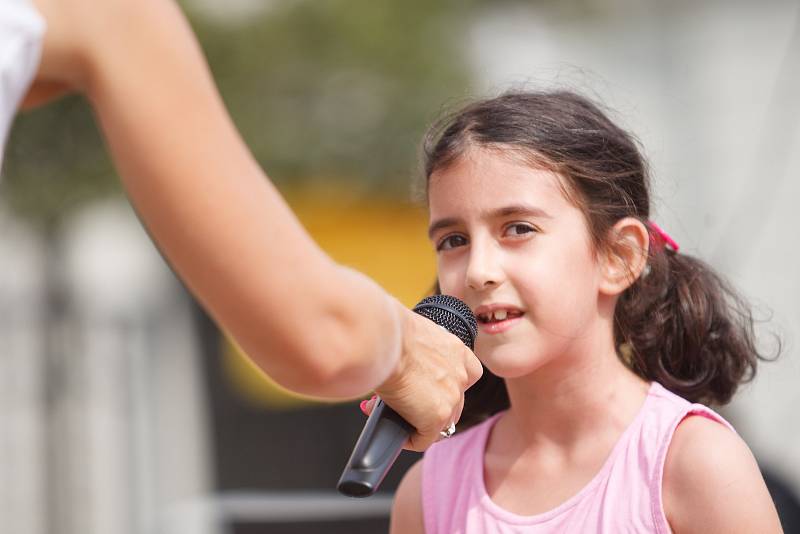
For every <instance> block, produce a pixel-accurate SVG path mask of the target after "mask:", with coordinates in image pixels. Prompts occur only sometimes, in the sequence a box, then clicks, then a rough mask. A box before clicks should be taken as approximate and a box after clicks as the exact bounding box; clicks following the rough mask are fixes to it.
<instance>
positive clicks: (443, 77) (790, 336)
mask: <svg viewBox="0 0 800 534" xmlns="http://www.w3.org/2000/svg"><path fill="white" fill-rule="evenodd" d="M181 4H182V6H183V8H184V9H185V11H186V12H187V14H188V15H189V17H190V20H191V22H192V25H193V26H194V28H195V31H196V32H197V34H198V36H199V38H200V41H201V44H202V46H203V48H204V49H205V52H206V54H207V57H208V60H209V63H210V65H211V68H212V70H213V73H214V76H215V78H216V81H217V83H218V85H219V88H220V91H221V93H222V96H223V98H224V99H225V101H226V103H227V105H228V108H229V110H230V112H231V114H232V116H233V118H234V120H235V121H236V123H237V125H238V127H239V129H240V130H241V132H242V134H243V135H244V137H245V139H246V141H247V143H248V144H249V146H250V147H251V149H252V150H253V152H254V154H255V155H256V157H257V158H258V160H259V161H260V162H261V164H262V166H263V167H264V168H265V169H266V170H267V172H268V173H269V175H270V177H271V178H272V179H273V180H274V181H275V182H276V183H277V184H278V186H279V187H280V188H281V190H282V191H283V193H284V194H285V196H286V198H287V199H288V201H289V202H290V204H291V205H292V207H293V208H294V209H295V210H296V212H297V213H298V214H299V216H300V218H301V220H302V221H303V223H304V224H305V225H306V227H307V228H308V230H309V231H310V232H311V233H312V234H313V235H314V236H315V237H316V239H317V240H318V241H319V242H320V243H321V244H322V245H323V247H324V248H325V249H326V250H328V251H329V253H330V254H331V255H332V256H333V257H334V258H336V259H337V260H339V261H341V262H343V263H345V264H348V265H351V266H353V267H355V268H357V269H360V270H362V271H364V272H366V273H368V274H369V275H371V276H372V277H374V278H375V279H377V280H378V281H379V282H380V283H381V284H382V285H383V286H384V287H386V288H387V289H388V290H389V291H390V292H392V293H393V294H395V295H396V296H397V297H398V298H400V299H401V300H402V301H403V302H405V303H406V304H407V305H409V306H411V305H413V304H414V303H415V302H416V301H417V300H418V299H419V298H421V297H422V296H424V295H425V294H426V292H427V291H428V290H429V289H430V287H431V285H432V282H433V280H434V276H435V275H434V257H433V253H432V251H431V250H430V246H429V244H428V243H427V240H426V238H425V231H424V229H425V227H426V215H425V210H424V206H423V204H421V203H419V202H415V201H414V200H413V198H412V194H411V191H412V183H413V182H414V181H415V180H416V179H417V178H418V177H419V171H418V165H417V154H418V146H419V141H420V138H421V135H422V133H423V132H424V131H425V129H426V126H427V125H428V124H429V123H430V122H431V121H432V120H434V119H435V118H436V117H437V116H439V115H440V114H441V112H442V111H443V110H446V109H450V108H452V107H454V106H458V105H459V104H461V103H464V102H465V101H466V100H468V99H470V98H474V97H480V96H488V95H493V94H497V93H498V92H501V91H503V90H506V89H510V88H525V87H527V88H542V87H553V86H557V87H567V88H571V89H574V90H578V91H580V92H583V93H585V94H588V95H589V96H592V97H594V98H596V99H599V100H600V101H602V102H603V103H605V104H606V105H608V106H609V107H610V108H611V109H613V110H615V111H614V112H613V113H612V115H613V116H614V118H615V119H616V120H617V121H618V122H619V123H621V124H622V125H623V126H625V127H627V128H629V129H630V130H632V131H633V132H634V133H635V134H637V135H638V137H639V138H640V139H641V141H642V143H643V145H644V147H645V151H646V154H647V156H648V157H649V160H650V163H651V167H652V172H653V182H654V198H655V206H654V208H655V216H654V219H655V220H657V221H658V222H659V223H660V224H661V225H662V226H663V227H664V228H666V229H667V230H668V231H669V232H670V233H671V234H672V235H673V236H674V237H675V238H676V240H677V241H678V242H679V243H680V244H681V246H682V248H683V250H685V251H686V252H688V253H691V254H694V255H697V256H699V257H701V258H703V259H705V260H707V261H708V262H710V263H711V264H712V265H714V266H715V267H716V268H718V269H719V270H720V271H721V272H722V273H724V274H725V275H726V276H727V277H728V278H729V279H730V280H731V281H732V282H733V283H734V284H735V285H736V286H738V287H739V288H740V289H741V290H742V292H743V293H744V294H745V295H746V296H747V297H748V298H750V299H751V301H752V302H753V304H754V305H755V311H756V316H757V317H758V318H759V319H760V320H761V322H760V324H759V330H758V332H759V334H760V335H761V338H762V339H763V343H764V344H765V345H764V346H765V347H766V348H767V350H770V349H771V348H773V347H774V343H775V341H774V339H775V338H774V336H775V335H777V336H779V338H780V339H781V340H782V342H783V351H784V352H783V355H782V357H781V358H780V359H779V360H778V361H777V362H774V363H766V364H764V365H762V367H761V368H760V371H759V375H758V377H757V379H756V380H755V381H754V382H753V383H752V384H749V385H747V386H745V387H743V388H742V390H741V393H739V394H738V395H737V396H736V398H735V401H734V402H733V403H732V404H731V405H730V406H728V407H725V408H723V413H724V414H725V415H726V416H727V417H729V418H730V419H731V420H732V421H733V422H734V424H735V426H736V427H737V429H738V430H739V432H740V433H741V434H742V436H743V437H744V438H745V439H746V441H747V442H748V443H749V444H750V446H751V448H752V449H753V450H754V452H755V454H756V456H757V458H758V459H759V462H760V463H761V465H762V468H763V470H764V472H765V474H766V475H767V476H768V478H769V482H770V488H771V490H772V491H773V495H774V497H775V499H776V502H778V504H779V507H780V510H781V514H782V520H783V521H784V525H785V527H786V530H787V532H792V531H794V532H798V531H800V530H794V529H800V526H798V525H799V524H800V518H798V515H797V513H798V512H797V509H796V508H792V502H793V500H796V497H794V496H795V495H797V493H798V492H799V491H800V416H798V415H797V413H796V406H798V403H799V402H800V387H798V386H799V385H800V363H798V354H797V350H798V349H797V343H796V339H797V337H798V333H800V305H798V304H797V300H798V297H800V276H798V274H800V252H799V251H798V249H797V248H796V245H791V243H792V242H795V243H797V238H796V237H794V238H793V237H792V236H793V235H795V233H796V232H795V227H796V226H797V223H798V221H800V216H798V214H797V211H796V209H797V208H796V207H795V206H796V203H797V198H800V180H798V179H797V178H798V172H799V171H800V138H799V137H800V136H798V125H800V99H798V98H797V95H798V94H800V26H798V21H799V20H800V5H798V3H797V2H796V0H763V1H760V2H748V1H744V0H734V1H730V0H716V1H703V2H694V1H686V0H677V1H672V2H657V1H655V0H650V1H645V2H634V1H632V0H567V1H564V0H562V1H555V0H553V1H538V2H533V1H531V2H521V1H511V0H508V1H487V0H484V1H479V0H463V1H460V2H455V1H447V0H443V1H440V2H424V1H420V0H406V1H405V2H371V1H368V0H227V1H225V2H222V1H221V0H184V1H182V2H181ZM153 83H155V84H157V83H158V80H153ZM0 258H2V260H0V424H2V428H3V430H2V432H0V532H9V533H14V534H109V533H115V534H140V533H147V534H150V533H152V534H176V533H179V534H184V533H198V534H256V533H311V532H327V533H338V532H341V533H345V532H346V533H361V532H383V531H385V530H386V529H387V526H388V511H389V506H390V502H391V493H392V491H393V489H394V488H395V487H396V485H397V482H398V481H399V479H400V477H401V476H402V473H403V471H404V470H405V469H406V468H407V467H408V466H409V465H410V464H411V463H412V462H413V461H414V460H415V455H414V454H411V453H403V456H402V457H401V460H400V461H399V462H398V463H397V464H396V466H395V468H394V470H393V472H392V474H391V475H390V477H389V479H387V481H386V482H385V483H384V485H383V487H382V492H381V493H380V494H379V495H378V496H375V497H372V498H370V499H366V500H353V499H347V498H344V497H340V496H338V495H337V494H336V492H335V490H334V487H335V484H336V481H337V480H338V476H339V474H340V473H341V470H342V468H343V466H344V463H345V461H346V460H347V458H348V456H349V454H350V452H351V450H352V446H353V444H354V443H355V440H356V438H357V436H358V434H359V432H360V430H361V428H362V426H363V422H364V418H363V416H362V415H361V413H360V412H359V410H358V407H357V402H349V403H339V404H322V403H312V402H309V401H307V400H303V399H298V398H295V397H292V396H290V395H287V394H286V393H285V392H283V391H282V390H281V389H280V388H278V387H277V386H275V385H274V384H272V383H271V382H270V381H269V379H268V378H266V377H264V376H263V375H261V374H260V373H259V372H258V371H257V370H255V369H254V368H253V366H252V365H250V364H249V363H248V361H247V360H246V359H245V358H244V357H243V356H242V354H241V353H240V352H239V351H238V349H237V348H236V347H235V345H234V344H233V343H231V342H230V341H229V340H227V339H226V337H225V335H224V333H222V332H220V331H219V330H218V329H217V328H216V327H215V325H214V324H213V323H212V322H211V321H210V320H209V319H208V317H207V316H206V315H205V314H204V313H203V312H202V310H200V309H199V308H198V306H197V305H196V303H195V302H194V301H193V300H192V298H191V297H190V296H189V295H188V294H187V293H186V291H185V290H184V289H183V288H182V286H181V284H180V282H179V281H178V280H176V278H175V277H174V276H173V275H172V274H171V272H170V270H169V268H168V267H167V265H166V264H165V263H164V261H163V260H162V259H161V258H160V256H159V254H158V252H157V251H156V249H155V248H154V246H153V245H152V244H151V242H150V241H149V239H148V238H147V236H146V234H145V232H144V231H143V229H142V227H141V226H140V224H139V222H138V221H137V219H136V216H135V214H134V213H133V211H132V209H131V208H130V206H129V205H128V204H127V203H126V201H125V198H124V195H123V193H122V191H121V189H120V186H119V183H118V180H117V178H116V176H115V173H114V169H113V167H112V165H111V163H110V161H109V159H108V157H107V155H106V153H105V149H104V147H103V144H102V141H101V139H100V137H99V135H98V133H97V130H96V129H95V126H94V124H93V120H92V116H91V113H90V111H89V109H88V108H87V106H86V104H85V103H84V102H83V101H82V100H81V99H79V98H67V99H65V100H63V101H61V102H59V103H57V104H56V105H53V106H50V107H48V108H45V109H42V110H38V111H35V112H30V113H27V114H25V115H23V116H21V117H20V118H18V120H17V122H16V124H15V127H14V130H13V132H12V137H11V143H10V145H9V147H8V151H7V161H6V164H5V167H4V169H3V179H2V182H1V183H0ZM232 261H235V258H232ZM267 275H268V273H265V276H267Z"/></svg>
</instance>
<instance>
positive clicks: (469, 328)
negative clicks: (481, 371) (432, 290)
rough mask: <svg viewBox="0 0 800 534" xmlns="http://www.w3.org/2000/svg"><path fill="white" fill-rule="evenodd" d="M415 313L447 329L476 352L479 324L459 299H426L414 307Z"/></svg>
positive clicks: (435, 297) (445, 296) (449, 297)
mask: <svg viewBox="0 0 800 534" xmlns="http://www.w3.org/2000/svg"><path fill="white" fill-rule="evenodd" d="M414 311H415V312H417V313H418V314H420V315H422V316H423V317H427V318H428V319H430V320H431V321H433V322H434V323H436V324H438V325H439V326H441V327H443V328H445V329H446V330H447V331H448V332H450V333H451V334H453V335H454V336H456V337H457V338H458V339H460V340H461V341H462V342H463V343H464V345H466V346H467V347H469V348H470V350H474V348H475V336H476V335H478V323H477V322H476V321H475V315H473V313H472V310H470V309H469V306H467V305H466V304H464V303H463V302H462V301H460V300H459V299H457V298H455V297H452V296H450V295H433V296H430V297H425V298H424V299H422V300H421V301H419V304H417V305H416V306H414Z"/></svg>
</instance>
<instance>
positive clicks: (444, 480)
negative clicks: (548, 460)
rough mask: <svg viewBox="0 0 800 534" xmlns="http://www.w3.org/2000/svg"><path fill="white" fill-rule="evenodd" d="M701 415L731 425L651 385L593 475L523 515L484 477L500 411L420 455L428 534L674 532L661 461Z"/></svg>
mask: <svg viewBox="0 0 800 534" xmlns="http://www.w3.org/2000/svg"><path fill="white" fill-rule="evenodd" d="M695 414H696V415H701V416H705V417H708V418H709V419H712V420H714V421H717V422H719V423H721V424H723V425H725V426H727V427H728V428H730V429H731V430H733V427H731V425H730V424H728V422H727V421H725V420H724V419H723V418H722V417H721V416H719V415H718V414H716V413H715V412H714V411H713V410H711V409H710V408H707V407H705V406H703V405H701V404H691V403H689V402H688V401H686V400H685V399H683V398H681V397H679V396H677V395H675V394H674V393H671V392H669V391H667V390H666V389H664V387H662V386H661V385H660V384H658V383H656V382H653V383H652V384H651V386H650V389H649V391H648V394H647V397H646V399H645V402H644V405H643V406H642V408H641V409H640V410H639V413H638V414H637V415H636V417H635V418H634V420H633V422H631V424H630V425H629V426H628V428H627V429H625V431H624V432H623V434H622V436H621V437H620V439H619V441H618V442H617V443H616V445H615V446H614V448H613V449H612V451H611V454H610V455H609V457H608V458H607V459H606V461H605V463H604V464H603V467H602V468H601V469H600V471H599V472H598V473H597V475H595V477H594V478H593V479H592V480H591V481H590V482H589V483H588V484H587V485H586V486H584V488H583V489H582V490H580V491H579V492H578V493H577V494H576V495H574V496H573V497H571V498H569V499H568V500H567V501H565V502H563V503H562V504H560V505H559V506H557V507H556V508H554V509H552V510H550V511H548V512H544V513H541V514H537V515H533V516H521V515H517V514H514V513H511V512H509V511H507V510H504V509H503V508H501V507H499V506H498V505H496V504H495V503H494V502H493V501H492V499H491V498H490V497H489V495H488V494H487V493H486V487H485V486H484V482H483V456H484V451H485V448H486V439H487V437H488V435H489V431H490V430H491V428H492V426H493V425H494V423H495V422H496V421H497V419H498V418H499V417H500V416H501V415H502V413H500V414H497V415H495V416H493V417H491V418H489V419H488V420H486V421H485V422H483V423H481V424H480V425H478V426H476V427H473V428H471V429H469V430H467V431H466V432H464V433H463V434H456V435H455V436H453V437H452V438H450V439H447V440H441V441H439V442H438V443H436V444H434V445H433V446H432V447H430V448H429V449H428V450H427V452H426V453H425V458H424V461H423V466H422V509H423V516H424V522H425V532H426V534H519V533H526V534H527V533H556V532H557V533H559V534H562V533H584V532H602V533H619V532H626V533H634V532H637V533H638V532H658V533H667V532H671V530H670V527H669V524H668V523H667V518H666V516H665V515H664V506H663V503H662V502H661V479H662V476H663V472H664V460H665V459H666V455H667V448H668V447H669V444H670V441H671V440H672V435H673V433H674V432H675V428H676V427H677V426H678V423H680V422H681V420H683V418H684V417H686V416H687V415H695Z"/></svg>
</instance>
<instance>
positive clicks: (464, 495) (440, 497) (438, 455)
mask: <svg viewBox="0 0 800 534" xmlns="http://www.w3.org/2000/svg"><path fill="white" fill-rule="evenodd" d="M500 415H502V412H501V413H498V414H496V415H493V416H492V417H490V418H489V419H487V420H486V421H483V422H482V423H480V424H478V425H476V426H474V427H472V428H470V429H468V430H466V431H464V432H463V433H456V434H455V435H454V436H453V437H451V438H448V439H443V440H440V441H438V442H437V443H434V444H433V445H431V446H430V447H429V448H428V450H427V451H425V455H424V457H423V460H422V513H423V522H424V525H425V533H426V534H452V533H453V532H456V531H458V529H459V528H460V524H461V523H462V522H463V521H461V520H458V515H454V514H452V513H448V512H449V511H452V510H470V509H472V508H473V507H474V506H475V505H476V504H477V503H478V502H479V501H480V495H479V493H478V491H477V488H479V487H482V486H483V482H482V481H478V480H474V478H475V477H476V476H481V477H482V476H483V470H482V465H483V444H484V443H485V442H486V435H487V433H488V432H489V431H490V430H491V428H492V426H493V424H494V422H495V421H496V420H497V418H498V417H500ZM478 482H480V483H478ZM461 519H463V518H461ZM456 521H458V524H456Z"/></svg>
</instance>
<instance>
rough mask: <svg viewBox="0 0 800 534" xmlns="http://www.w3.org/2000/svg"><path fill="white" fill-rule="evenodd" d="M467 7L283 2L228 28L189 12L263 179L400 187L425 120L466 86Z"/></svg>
mask: <svg viewBox="0 0 800 534" xmlns="http://www.w3.org/2000/svg"><path fill="white" fill-rule="evenodd" d="M468 5H469V3H468V2H458V3H456V2H424V1H419V0H411V1H405V2H375V1H370V0H306V1H284V2H279V3H277V6H278V7H276V8H272V9H271V10H270V11H269V12H268V14H267V15H266V16H265V17H263V18H259V19H256V20H254V21H252V22H251V23H250V24H247V25H246V26H243V27H238V28H236V29H235V30H233V31H231V30H230V29H229V28H224V27H220V26H211V25H209V24H208V23H206V25H205V26H202V22H201V20H202V19H199V18H196V24H197V26H196V28H197V31H198V33H200V34H201V35H202V36H203V38H202V42H203V46H204V48H205V51H206V54H207V56H208V58H209V63H210V64H211V68H212V71H213V73H214V77H215V79H216V80H217V82H218V84H219V86H220V90H221V92H222V94H223V97H224V98H225V100H226V103H227V105H228V107H229V109H230V110H231V113H232V115H233V117H234V120H235V121H236V123H237V126H238V127H239V129H240V130H241V131H242V134H243V135H244V137H245V139H246V140H247V142H248V144H249V145H250V147H251V148H252V150H253V151H254V153H255V155H256V157H257V158H258V160H259V161H260V162H261V164H262V165H263V166H264V168H265V169H267V171H268V172H269V173H270V176H271V178H272V179H273V180H276V181H277V182H278V183H283V184H285V183H286V182H287V181H290V180H291V181H298V180H301V181H302V180H320V179H321V180H330V179H347V180H356V181H359V182H361V183H362V184H365V185H367V186H368V187H369V188H370V189H377V190H386V189H388V190H389V191H391V192H394V193H399V192H402V193H405V191H407V184H408V181H409V179H410V175H411V174H412V173H413V172H414V171H415V170H416V169H415V165H416V155H417V148H418V143H419V140H420V137H421V135H422V133H423V132H424V130H425V128H426V126H427V124H428V123H429V122H430V121H431V120H432V119H433V118H434V117H435V116H436V114H437V112H438V110H439V109H440V107H441V106H442V104H444V103H445V102H446V101H447V100H448V99H452V98H453V97H454V96H461V95H463V94H464V93H465V91H466V90H467V84H468V77H467V73H466V68H465V66H464V64H465V61H464V59H463V54H462V51H461V50H460V46H461V45H462V43H463V42H464V41H465V39H464V26H465V24H464V22H463V19H462V17H461V16H460V15H459V13H463V12H464V9H465V8H466V7H467V6H468ZM459 8H460V9H459Z"/></svg>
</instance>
